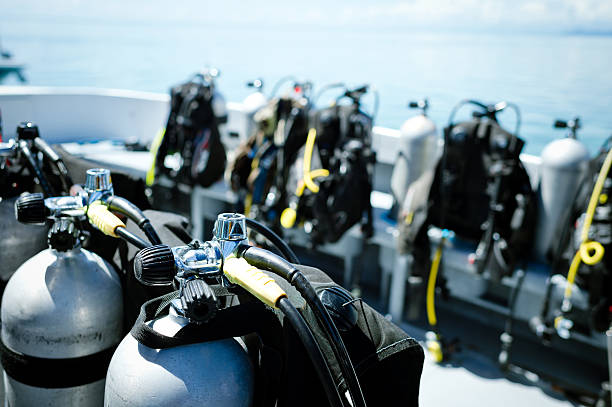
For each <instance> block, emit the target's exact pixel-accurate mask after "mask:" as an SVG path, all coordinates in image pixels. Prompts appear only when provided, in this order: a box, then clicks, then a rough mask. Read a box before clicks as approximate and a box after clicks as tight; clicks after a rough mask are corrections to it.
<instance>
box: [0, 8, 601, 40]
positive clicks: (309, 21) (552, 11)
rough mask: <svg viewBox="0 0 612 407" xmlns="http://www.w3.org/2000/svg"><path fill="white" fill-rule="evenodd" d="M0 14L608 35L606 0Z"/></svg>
mask: <svg viewBox="0 0 612 407" xmlns="http://www.w3.org/2000/svg"><path fill="white" fill-rule="evenodd" d="M0 9H1V10H2V15H1V16H0V22H2V21H3V20H6V19H11V20H13V19H16V18H20V17H21V16H25V15H29V16H33V17H39V18H40V17H46V16H53V17H64V18H66V19H72V18H77V19H78V18H81V19H83V18H84V19H92V20H97V19H119V20H121V21H126V20H128V21H135V22H143V23H146V22H150V23H154V22H159V21H185V22H194V23H198V22H206V23H218V24H253V25H266V26H268V27H270V26H283V25H306V26H312V25H325V26H338V27H339V28H341V27H343V26H353V25H354V26H362V27H385V28H393V27H394V26H402V27H406V26H410V27H414V28H415V29H416V30H427V31H428V30H451V31H520V32H546V33H550V32H585V33H607V34H610V33H612V1H610V0H409V1H395V0H377V1H363V0H352V1H330V0H309V1H300V2H288V1H283V0H272V1H257V2H255V1H231V0H229V1H228V0H216V1H202V0H183V1H180V0H175V1H167V0H137V1H133V0H132V1H129V0H103V1H98V2H94V1H92V0H54V1H47V0H20V1H18V2H15V1H13V0H10V1H9V0H0ZM1 28H2V27H0V30H1Z"/></svg>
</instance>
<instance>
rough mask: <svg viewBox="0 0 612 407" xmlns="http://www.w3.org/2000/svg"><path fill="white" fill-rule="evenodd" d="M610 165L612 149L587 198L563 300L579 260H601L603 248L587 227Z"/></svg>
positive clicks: (593, 213)
mask: <svg viewBox="0 0 612 407" xmlns="http://www.w3.org/2000/svg"><path fill="white" fill-rule="evenodd" d="M611 166H612V149H610V151H608V154H607V155H606V159H605V160H604V163H603V165H602V166H601V169H600V170H599V175H598V176H597V181H595V187H594V188H593V193H592V194H591V199H590V200H589V206H588V207H587V211H586V216H585V218H584V224H583V225H582V232H581V234H580V242H581V243H580V248H579V249H578V251H577V252H576V255H575V256H574V258H573V259H572V263H571V265H570V268H569V271H568V272H567V286H566V287H565V293H564V301H565V302H567V301H569V299H570V297H571V295H572V287H573V285H574V281H575V280H576V273H577V272H578V267H579V266H580V263H581V262H584V263H585V264H587V265H589V266H593V265H595V264H597V263H599V262H600V261H601V259H602V258H603V256H604V248H603V246H602V245H601V243H599V242H595V241H589V229H590V228H591V223H592V222H593V216H594V215H595V209H596V208H597V203H598V202H599V201H600V197H601V195H602V194H601V191H602V190H603V186H604V182H605V181H606V178H608V173H609V172H610V167H611Z"/></svg>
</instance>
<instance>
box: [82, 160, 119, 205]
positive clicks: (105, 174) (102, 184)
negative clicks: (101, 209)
mask: <svg viewBox="0 0 612 407" xmlns="http://www.w3.org/2000/svg"><path fill="white" fill-rule="evenodd" d="M85 191H86V192H87V194H88V198H89V203H91V202H95V201H97V200H99V199H104V198H106V197H108V196H109V195H113V194H114V192H113V182H112V180H111V173H110V170H108V169H106V168H91V169H89V170H87V176H86V178H85Z"/></svg>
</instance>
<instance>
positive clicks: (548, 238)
mask: <svg viewBox="0 0 612 407" xmlns="http://www.w3.org/2000/svg"><path fill="white" fill-rule="evenodd" d="M554 127H555V128H568V129H569V130H570V131H569V134H568V135H567V137H565V138H562V139H558V140H555V141H553V142H551V143H549V144H548V145H547V146H546V147H545V148H544V150H543V151H542V163H541V165H540V183H539V186H538V190H537V199H538V208H539V209H538V220H537V226H536V238H535V248H534V250H535V252H534V255H535V256H536V258H537V259H539V260H540V261H549V260H550V259H551V258H553V257H554V256H555V255H556V253H554V251H555V250H558V248H557V247H554V243H555V242H558V239H557V237H558V235H557V234H558V232H559V230H560V229H561V228H562V227H563V223H564V222H565V220H566V218H567V216H568V214H567V210H568V208H569V207H570V206H571V204H572V202H573V201H574V199H575V196H576V193H577V191H578V188H579V186H580V184H581V183H582V182H583V180H584V176H585V174H586V171H587V168H588V163H589V153H588V151H587V149H586V147H585V146H584V144H583V143H582V142H580V141H579V140H577V138H576V133H577V130H578V129H579V128H580V119H579V118H578V117H576V118H575V119H574V120H570V121H569V122H565V121H561V120H557V121H556V122H555V124H554ZM551 251H552V252H551Z"/></svg>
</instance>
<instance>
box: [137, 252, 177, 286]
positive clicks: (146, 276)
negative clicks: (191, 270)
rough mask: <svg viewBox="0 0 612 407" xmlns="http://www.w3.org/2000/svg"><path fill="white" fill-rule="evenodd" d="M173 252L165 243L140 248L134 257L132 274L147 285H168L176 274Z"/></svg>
mask: <svg viewBox="0 0 612 407" xmlns="http://www.w3.org/2000/svg"><path fill="white" fill-rule="evenodd" d="M174 264H175V263H174V254H173V253H172V249H170V247H169V246H167V245H163V244H162V245H156V246H151V247H147V248H145V249H142V250H141V251H139V252H138V253H137V254H136V257H135V258H134V276H135V277H136V279H137V280H138V281H139V282H140V283H141V284H144V285H147V286H158V287H159V286H169V285H172V282H173V281H174V276H175V274H176V270H175V265H174Z"/></svg>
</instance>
